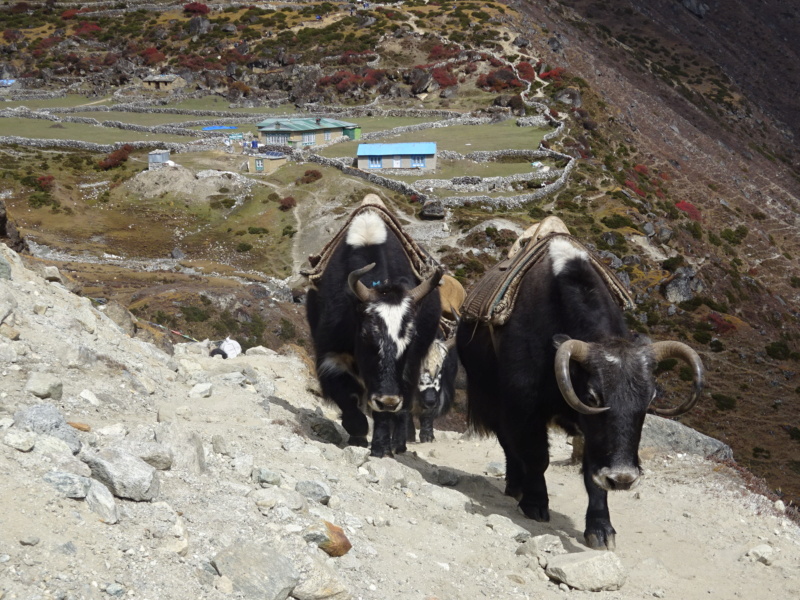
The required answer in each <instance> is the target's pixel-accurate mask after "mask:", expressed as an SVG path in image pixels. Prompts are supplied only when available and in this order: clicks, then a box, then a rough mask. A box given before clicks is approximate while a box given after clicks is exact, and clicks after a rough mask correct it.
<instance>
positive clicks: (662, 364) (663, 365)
mask: <svg viewBox="0 0 800 600" xmlns="http://www.w3.org/2000/svg"><path fill="white" fill-rule="evenodd" d="M677 364H678V359H677V358H665V359H664V360H660V361H658V364H657V365H656V375H658V374H660V373H666V372H667V371H672V369H674V368H675V365H677Z"/></svg>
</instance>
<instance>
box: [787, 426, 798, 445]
mask: <svg viewBox="0 0 800 600" xmlns="http://www.w3.org/2000/svg"><path fill="white" fill-rule="evenodd" d="M787 431H788V432H789V437H790V438H791V439H793V440H794V441H795V442H800V427H794V426H792V427H787Z"/></svg>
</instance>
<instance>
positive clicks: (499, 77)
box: [476, 68, 525, 92]
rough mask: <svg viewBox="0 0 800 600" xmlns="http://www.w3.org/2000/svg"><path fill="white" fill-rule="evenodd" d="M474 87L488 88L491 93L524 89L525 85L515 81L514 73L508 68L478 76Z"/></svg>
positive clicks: (517, 80)
mask: <svg viewBox="0 0 800 600" xmlns="http://www.w3.org/2000/svg"><path fill="white" fill-rule="evenodd" d="M476 85H477V86H478V87H482V88H488V89H489V90H491V91H493V92H502V91H503V90H510V89H516V88H524V87H525V84H524V83H522V82H521V81H520V80H519V79H517V77H516V75H514V72H513V71H512V70H511V69H509V68H502V69H496V70H494V71H491V72H490V73H488V74H482V75H479V76H478V80H477V82H476Z"/></svg>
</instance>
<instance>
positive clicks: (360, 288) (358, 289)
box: [347, 263, 378, 302]
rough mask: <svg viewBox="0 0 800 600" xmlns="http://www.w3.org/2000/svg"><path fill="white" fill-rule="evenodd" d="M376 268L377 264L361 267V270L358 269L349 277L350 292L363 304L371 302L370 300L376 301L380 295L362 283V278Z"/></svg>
mask: <svg viewBox="0 0 800 600" xmlns="http://www.w3.org/2000/svg"><path fill="white" fill-rule="evenodd" d="M374 268H375V263H371V264H368V265H367V266H366V267H361V268H360V269H356V270H355V271H353V272H352V273H350V275H348V276H347V286H348V287H349V288H350V290H351V291H352V292H353V293H354V294H355V295H356V298H358V299H359V300H361V302H369V301H370V300H375V298H377V296H378V294H377V293H376V292H375V290H371V289H370V288H368V287H367V286H365V285H364V284H363V283H361V280H360V277H361V276H362V275H363V274H364V273H367V272H368V271H371V270H372V269H374Z"/></svg>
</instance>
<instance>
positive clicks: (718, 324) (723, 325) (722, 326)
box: [708, 312, 736, 333]
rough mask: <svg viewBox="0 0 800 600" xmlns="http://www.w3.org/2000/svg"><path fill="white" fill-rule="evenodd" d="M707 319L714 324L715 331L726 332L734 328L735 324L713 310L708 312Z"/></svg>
mask: <svg viewBox="0 0 800 600" xmlns="http://www.w3.org/2000/svg"><path fill="white" fill-rule="evenodd" d="M708 320H709V321H711V323H712V324H713V325H714V329H715V330H716V332H717V333H728V332H729V331H733V330H734V329H736V325H734V324H733V323H731V322H729V321H728V320H727V319H725V318H724V317H723V316H722V315H718V314H717V313H715V312H711V313H708Z"/></svg>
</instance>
